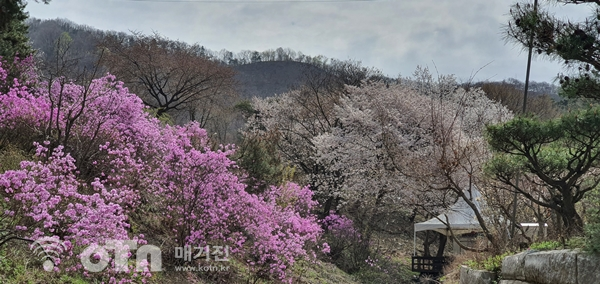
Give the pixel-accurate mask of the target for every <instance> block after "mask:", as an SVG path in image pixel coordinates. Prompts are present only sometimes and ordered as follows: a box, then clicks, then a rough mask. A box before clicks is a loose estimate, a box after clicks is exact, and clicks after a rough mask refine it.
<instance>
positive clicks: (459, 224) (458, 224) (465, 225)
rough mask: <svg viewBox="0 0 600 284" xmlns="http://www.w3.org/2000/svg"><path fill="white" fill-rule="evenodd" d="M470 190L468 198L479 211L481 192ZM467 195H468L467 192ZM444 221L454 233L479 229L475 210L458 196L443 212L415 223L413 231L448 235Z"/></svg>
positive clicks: (464, 232)
mask: <svg viewBox="0 0 600 284" xmlns="http://www.w3.org/2000/svg"><path fill="white" fill-rule="evenodd" d="M471 192H472V195H471V196H470V197H471V198H469V199H471V200H472V201H473V203H475V206H476V207H477V208H478V209H479V211H481V203H480V199H481V193H480V192H479V191H478V190H477V189H473V190H472V191H471ZM467 196H469V194H468V193H467ZM446 218H447V219H446ZM446 220H448V221H446ZM442 221H443V222H442ZM446 222H448V223H449V225H450V227H451V228H452V231H453V233H454V234H456V235H460V234H466V233H471V232H473V231H481V226H480V225H479V222H477V218H476V217H475V212H473V209H471V207H469V205H468V204H467V202H466V201H465V200H464V199H462V198H460V199H459V200H458V201H457V202H456V203H455V204H454V205H452V206H451V207H450V208H449V209H448V210H447V211H446V212H445V213H442V214H440V215H438V216H436V217H435V218H432V219H429V220H427V221H425V222H421V223H416V224H415V232H420V231H428V230H432V231H437V232H439V233H441V234H444V235H450V232H449V231H448V229H447V227H446V225H445V223H446Z"/></svg>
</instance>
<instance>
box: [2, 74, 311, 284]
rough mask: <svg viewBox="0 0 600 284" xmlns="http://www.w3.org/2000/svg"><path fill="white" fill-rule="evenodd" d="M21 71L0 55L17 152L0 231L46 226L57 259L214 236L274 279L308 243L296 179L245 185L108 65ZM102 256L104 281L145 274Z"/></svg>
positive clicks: (6, 112) (203, 141)
mask: <svg viewBox="0 0 600 284" xmlns="http://www.w3.org/2000/svg"><path fill="white" fill-rule="evenodd" d="M23 66H26V65H25V64H23ZM23 68H24V69H25V70H29V69H27V68H25V67H23ZM26 74H28V75H27V82H25V83H23V84H21V83H20V81H19V80H18V79H15V80H14V81H13V82H7V81H6V80H7V70H5V69H3V68H2V65H1V64H0V82H1V84H0V85H2V86H8V87H7V88H6V89H7V91H6V92H4V91H3V92H4V93H0V151H1V150H2V149H3V148H4V147H7V146H8V145H13V146H14V145H16V146H18V147H20V149H22V151H24V152H26V153H27V155H28V157H29V159H28V160H26V161H23V162H21V164H20V167H19V169H14V170H8V171H5V172H4V173H0V197H1V198H2V199H1V202H0V209H1V210H2V211H1V212H0V214H2V215H1V218H2V220H3V221H2V222H1V223H0V227H1V228H0V229H1V230H3V231H5V232H10V233H9V234H7V235H6V237H4V238H3V239H0V242H2V243H4V242H5V241H9V240H10V239H11V238H13V237H14V238H26V239H32V240H34V239H36V238H39V237H42V236H54V237H58V238H60V240H61V241H64V242H67V243H68V244H69V245H68V251H67V252H66V253H65V257H66V258H67V259H68V257H69V256H75V255H76V252H75V251H77V250H78V249H79V250H81V249H83V248H85V247H89V246H98V245H103V243H104V242H105V241H107V240H113V239H117V240H126V239H135V240H138V241H139V243H141V244H144V243H145V240H148V241H151V240H161V241H163V240H167V242H166V243H165V244H166V245H170V246H173V247H161V249H162V252H163V259H168V258H169V256H167V255H166V254H167V253H171V252H172V251H173V250H174V247H183V246H186V245H190V246H194V247H197V246H205V245H218V244H219V245H221V244H222V245H227V246H229V247H231V252H232V254H233V255H232V257H236V258H237V259H240V260H242V261H245V262H246V263H247V265H248V268H249V270H250V271H253V272H254V273H255V275H256V276H257V277H261V278H269V279H278V280H281V281H289V280H290V276H289V273H288V272H289V271H290V267H291V266H292V265H293V264H294V262H295V261H296V259H298V258H301V257H307V256H308V255H309V254H308V253H307V247H308V246H309V245H311V244H314V243H316V242H317V240H318V238H319V236H320V233H321V229H320V226H319V225H318V223H317V221H316V219H315V217H314V216H313V215H312V214H311V210H312V209H313V208H314V207H315V206H316V205H317V204H316V202H314V201H313V200H312V192H311V191H310V190H309V189H308V188H306V187H301V186H299V185H297V184H294V183H287V184H285V185H283V186H278V187H271V188H270V189H269V190H267V191H266V192H264V193H263V194H261V195H260V196H257V195H254V194H249V193H248V192H246V191H245V188H246V185H245V184H243V183H242V182H241V179H240V178H239V177H238V176H237V175H236V174H235V172H237V171H235V169H236V165H235V162H233V161H232V160H230V159H229V156H230V155H231V154H232V153H233V152H234V147H233V146H221V147H220V148H219V149H216V150H214V149H211V148H210V147H209V145H210V144H209V140H208V136H207V134H206V131H205V130H204V129H202V128H200V127H199V125H198V124H197V123H193V122H192V123H189V124H187V125H185V126H169V125H162V124H161V123H160V122H159V121H158V120H157V119H155V118H153V117H151V116H150V115H149V114H148V112H147V111H146V110H145V107H144V105H143V103H142V101H141V100H140V99H139V98H138V97H137V96H135V95H134V94H131V93H129V91H128V90H127V88H125V87H124V86H123V84H122V83H121V82H118V81H116V78H114V76H111V75H107V76H105V77H102V78H99V79H95V80H93V81H92V82H90V83H89V84H86V85H78V84H75V83H69V82H65V81H64V80H63V79H62V78H59V79H57V80H54V81H52V82H47V81H43V80H40V79H38V78H37V77H35V74H34V73H32V72H29V73H26ZM132 224H134V225H135V226H132ZM98 257H106V256H98ZM73 258H74V259H75V257H73ZM106 261H108V262H110V263H111V265H110V266H109V269H108V270H107V271H105V272H104V274H102V275H104V276H101V277H100V278H102V279H104V281H107V282H110V283H117V282H118V283H127V282H131V281H134V282H138V281H142V282H143V281H144V279H145V278H146V277H149V276H150V275H151V274H150V273H149V272H148V270H147V269H146V270H145V272H136V271H135V267H134V266H131V267H128V268H127V271H129V272H130V273H117V272H118V271H114V268H115V263H114V261H113V260H111V258H110V257H108V259H106ZM62 263H63V264H64V263H65V262H64V261H63V262H62ZM146 265H147V263H146ZM110 268H112V269H113V270H112V271H111V269H110ZM65 269H66V270H68V271H82V270H83V267H82V266H81V264H80V263H77V262H76V261H75V262H74V264H72V265H71V266H69V267H65ZM83 273H84V275H89V276H90V277H99V276H97V275H96V276H95V275H94V274H93V273H87V272H85V271H83ZM140 279H141V280H140Z"/></svg>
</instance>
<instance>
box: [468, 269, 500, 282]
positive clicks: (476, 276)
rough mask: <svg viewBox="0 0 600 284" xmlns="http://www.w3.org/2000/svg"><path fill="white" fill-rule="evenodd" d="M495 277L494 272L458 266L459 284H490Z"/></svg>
mask: <svg viewBox="0 0 600 284" xmlns="http://www.w3.org/2000/svg"><path fill="white" fill-rule="evenodd" d="M496 278H497V277H496V273H493V272H489V271H485V270H474V269H470V268H468V267H466V266H464V265H463V266H461V268H460V284H492V283H495V281H496Z"/></svg>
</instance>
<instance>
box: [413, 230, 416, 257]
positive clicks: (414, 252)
mask: <svg viewBox="0 0 600 284" xmlns="http://www.w3.org/2000/svg"><path fill="white" fill-rule="evenodd" d="M413 256H417V230H415V229H414V228H413Z"/></svg>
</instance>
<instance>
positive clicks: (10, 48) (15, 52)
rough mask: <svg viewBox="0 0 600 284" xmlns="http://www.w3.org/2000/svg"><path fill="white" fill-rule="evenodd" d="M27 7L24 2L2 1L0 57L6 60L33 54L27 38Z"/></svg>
mask: <svg viewBox="0 0 600 284" xmlns="http://www.w3.org/2000/svg"><path fill="white" fill-rule="evenodd" d="M25 6H26V3H24V1H22V0H0V56H2V58H4V59H5V60H6V59H10V58H14V57H15V56H17V57H19V58H24V57H27V56H28V55H30V54H31V53H32V49H31V47H30V46H29V44H28V38H27V25H26V24H25V20H26V19H27V17H28V15H27V13H26V12H25ZM9 61H12V60H9Z"/></svg>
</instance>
